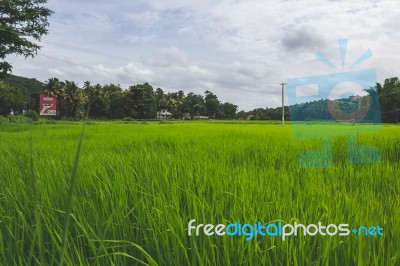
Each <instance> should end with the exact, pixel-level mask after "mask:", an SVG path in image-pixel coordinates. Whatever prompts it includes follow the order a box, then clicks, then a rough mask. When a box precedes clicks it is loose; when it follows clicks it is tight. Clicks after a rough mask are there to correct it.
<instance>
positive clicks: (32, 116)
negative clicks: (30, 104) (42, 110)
mask: <svg viewBox="0 0 400 266" xmlns="http://www.w3.org/2000/svg"><path fill="white" fill-rule="evenodd" d="M25 116H26V117H28V118H30V119H32V121H38V120H39V113H38V112H37V111H35V110H28V111H26V113H25Z"/></svg>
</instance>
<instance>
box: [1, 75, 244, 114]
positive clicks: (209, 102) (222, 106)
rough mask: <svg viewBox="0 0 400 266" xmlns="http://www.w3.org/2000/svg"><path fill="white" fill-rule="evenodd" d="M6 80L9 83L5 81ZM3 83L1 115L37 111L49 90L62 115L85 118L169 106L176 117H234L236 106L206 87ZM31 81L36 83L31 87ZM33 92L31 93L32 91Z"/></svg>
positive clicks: (21, 80)
mask: <svg viewBox="0 0 400 266" xmlns="http://www.w3.org/2000/svg"><path fill="white" fill-rule="evenodd" d="M5 82H6V83H5ZM5 82H2V83H0V104H1V107H0V115H3V116H4V115H8V114H9V113H10V110H11V109H13V110H16V111H17V112H18V111H21V110H27V109H28V110H38V109H39V95H40V93H46V94H48V95H50V96H54V97H56V98H57V112H58V117H59V118H72V119H79V118H82V117H83V116H84V115H85V113H86V110H87V109H88V107H89V117H90V118H96V119H122V118H127V117H129V118H133V119H154V118H156V114H157V111H159V110H162V109H166V110H168V112H170V113H171V114H172V117H173V118H177V119H178V118H182V117H183V116H184V115H185V117H186V118H189V117H191V118H193V117H195V116H206V117H209V118H214V119H235V118H236V112H237V108H238V107H237V105H235V104H232V103H229V102H222V101H220V100H219V99H218V97H217V95H215V94H214V93H212V92H211V91H209V90H206V91H205V93H204V95H201V94H196V93H194V92H189V93H187V94H185V93H184V92H183V91H182V90H179V91H177V92H165V91H163V90H162V89H161V88H157V89H154V88H153V87H152V86H151V85H150V84H149V83H144V84H137V85H133V86H130V87H129V88H128V89H123V88H122V87H121V86H120V85H117V84H107V85H100V84H95V85H93V84H91V83H90V82H89V81H87V82H85V83H84V84H83V87H79V86H78V84H77V83H75V82H73V81H68V80H65V81H60V80H59V79H57V78H50V79H49V80H48V81H46V82H45V83H41V85H40V87H41V88H40V89H39V90H38V89H37V84H38V83H37V82H38V81H36V80H32V79H26V78H20V77H16V76H11V77H9V78H8V79H7V80H5ZM32 84H34V86H36V87H35V88H36V89H35V90H32V87H34V86H32ZM30 92H31V93H30Z"/></svg>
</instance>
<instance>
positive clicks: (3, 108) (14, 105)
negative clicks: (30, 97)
mask: <svg viewBox="0 0 400 266" xmlns="http://www.w3.org/2000/svg"><path fill="white" fill-rule="evenodd" d="M26 105H27V96H26V91H25V90H24V89H21V88H16V87H12V86H8V85H6V84H5V83H3V82H0V115H3V116H7V115H9V114H10V112H11V110H14V111H16V110H22V109H25V108H26Z"/></svg>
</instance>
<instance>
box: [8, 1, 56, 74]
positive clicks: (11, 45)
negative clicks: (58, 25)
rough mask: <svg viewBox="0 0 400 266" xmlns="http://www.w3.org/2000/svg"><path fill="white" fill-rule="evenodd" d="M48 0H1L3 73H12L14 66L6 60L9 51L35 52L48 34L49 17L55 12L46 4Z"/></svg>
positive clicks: (25, 53)
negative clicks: (43, 37)
mask: <svg viewBox="0 0 400 266" xmlns="http://www.w3.org/2000/svg"><path fill="white" fill-rule="evenodd" d="M46 3H47V0H18V1H15V0H2V1H0V76H5V75H7V74H9V73H10V72H11V70H12V66H11V65H10V64H9V63H8V62H6V61H4V59H5V58H6V56H7V55H9V54H17V55H23V56H24V57H25V58H26V57H29V56H32V57H33V56H34V55H35V54H36V53H37V51H38V50H39V49H40V48H41V47H40V46H39V45H38V44H36V43H34V42H33V40H36V41H40V39H41V37H42V36H43V35H45V34H47V27H48V26H49V22H48V17H49V16H50V15H51V14H52V13H53V12H52V11H51V10H50V9H48V8H46V7H44V4H46Z"/></svg>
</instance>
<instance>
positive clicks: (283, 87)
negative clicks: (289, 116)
mask: <svg viewBox="0 0 400 266" xmlns="http://www.w3.org/2000/svg"><path fill="white" fill-rule="evenodd" d="M280 85H282V126H285V93H284V91H285V85H286V83H285V82H282V83H281V84H280Z"/></svg>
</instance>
